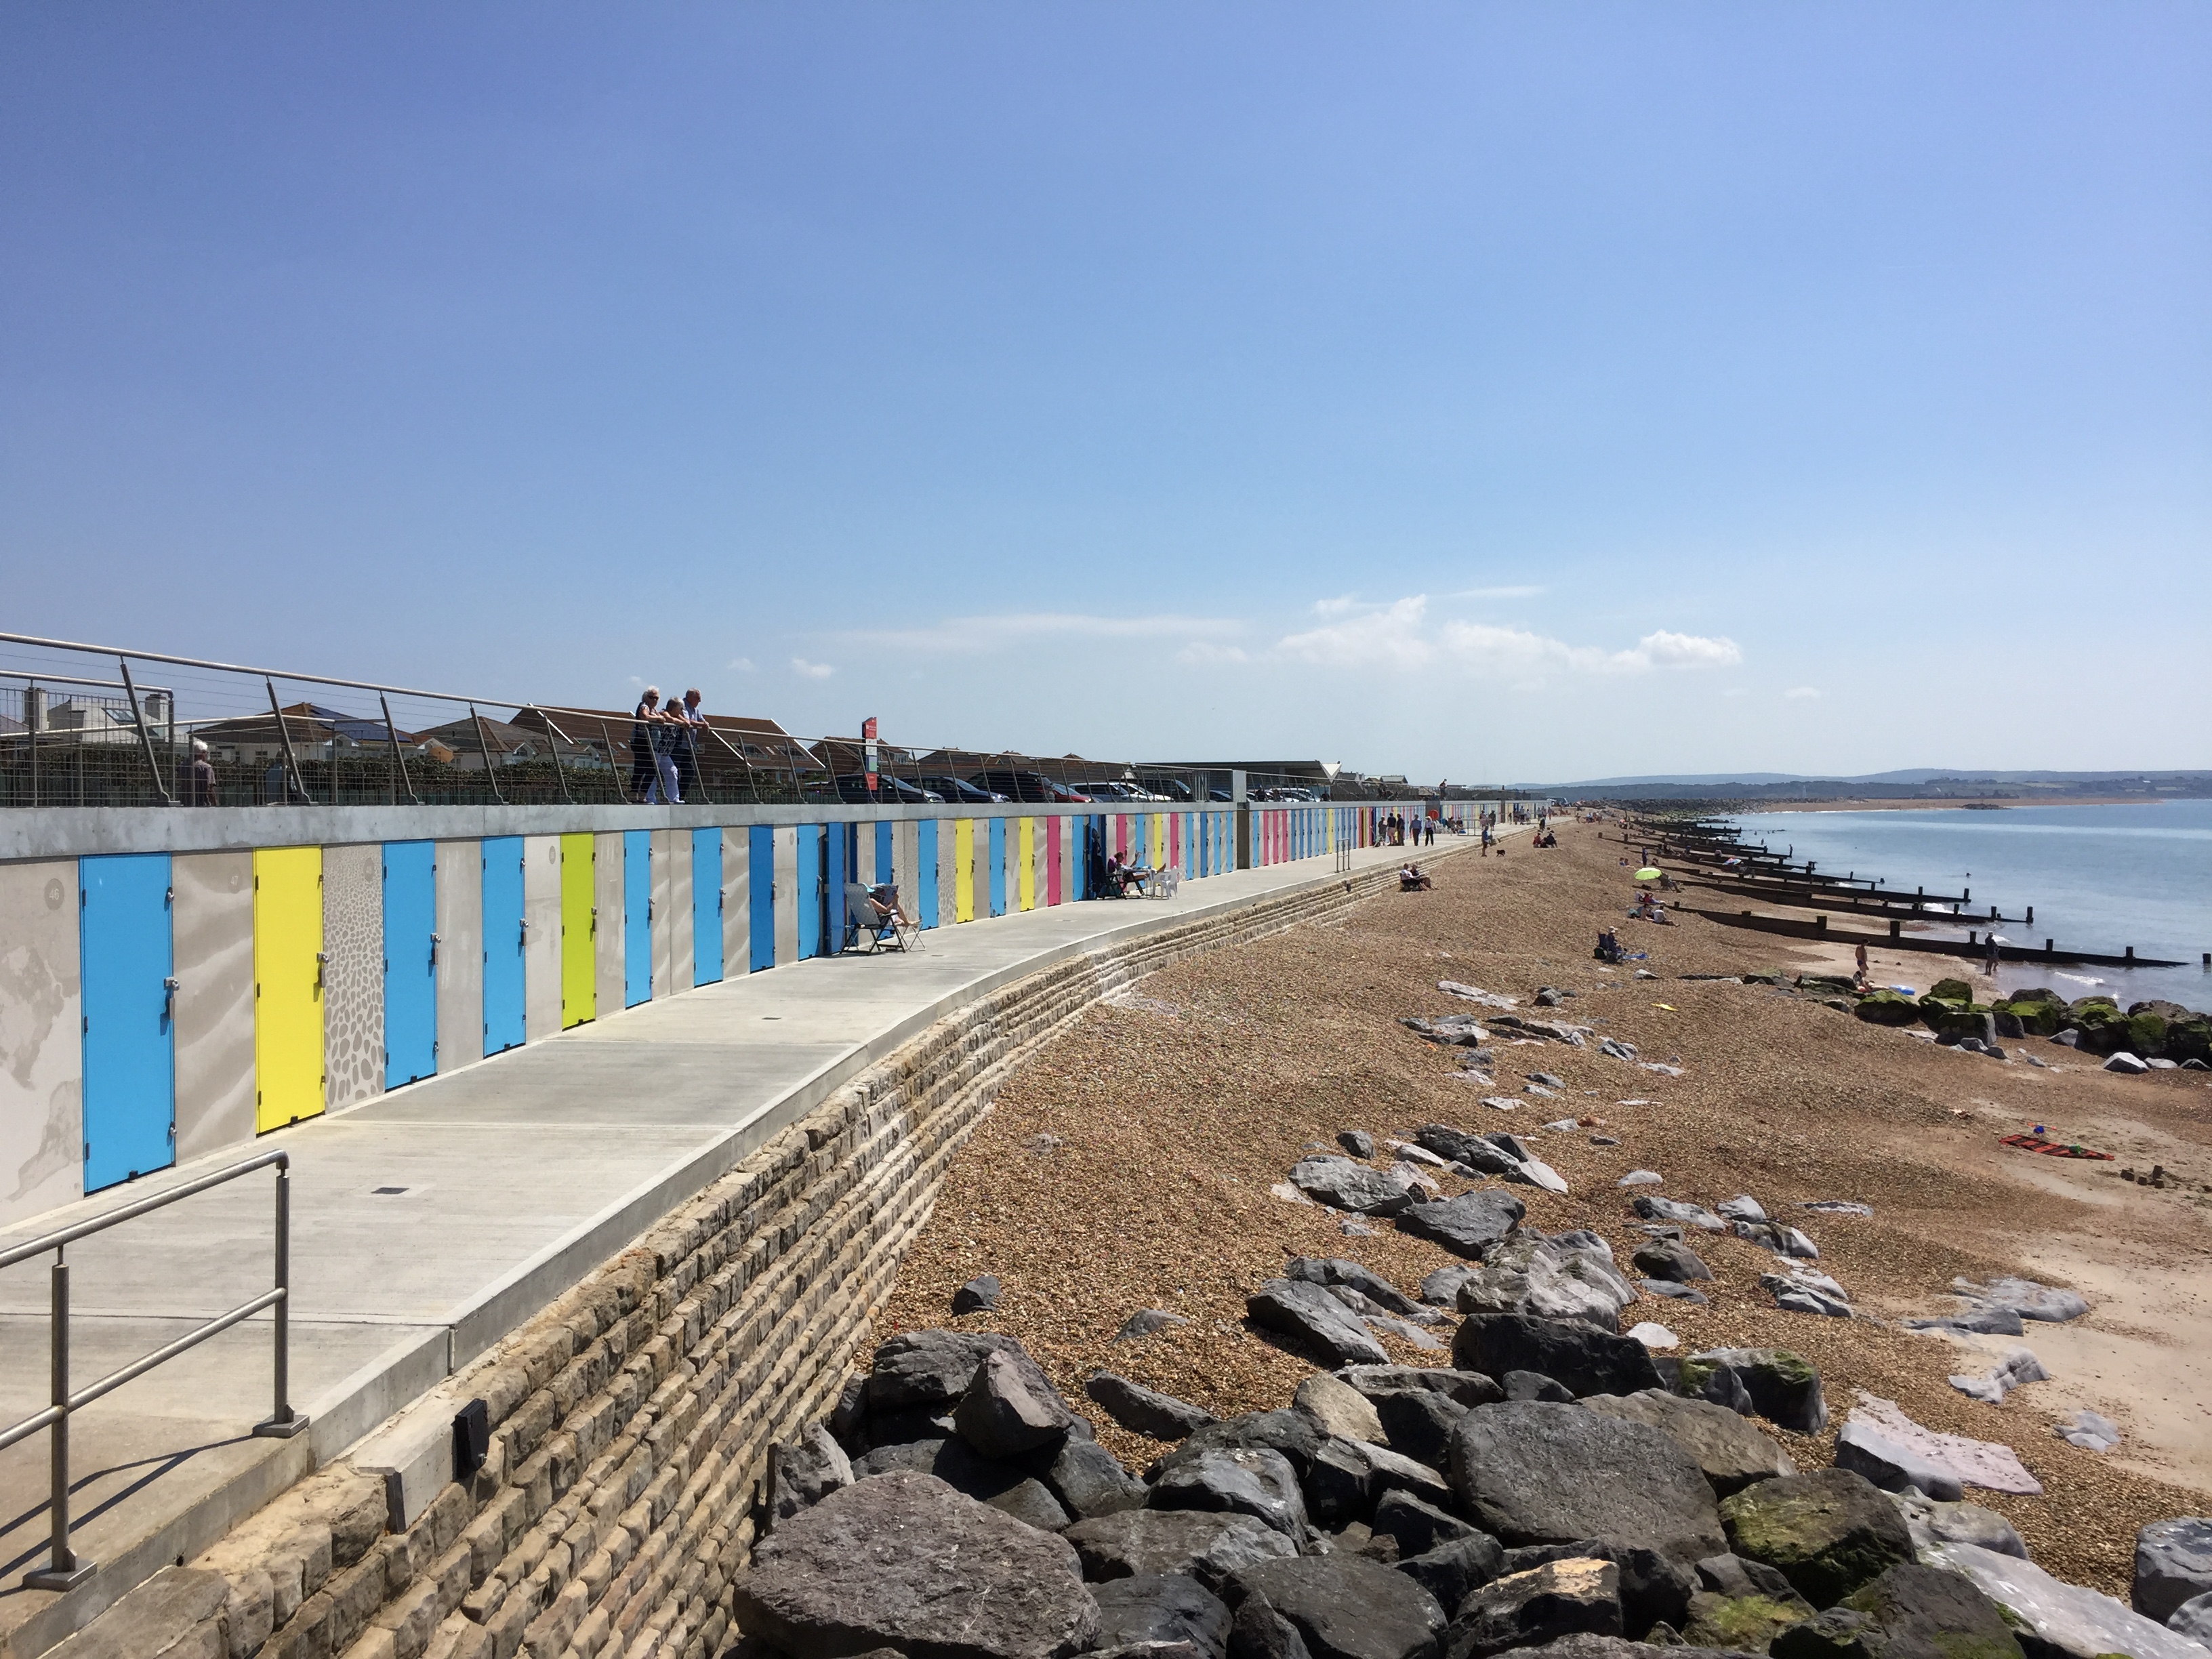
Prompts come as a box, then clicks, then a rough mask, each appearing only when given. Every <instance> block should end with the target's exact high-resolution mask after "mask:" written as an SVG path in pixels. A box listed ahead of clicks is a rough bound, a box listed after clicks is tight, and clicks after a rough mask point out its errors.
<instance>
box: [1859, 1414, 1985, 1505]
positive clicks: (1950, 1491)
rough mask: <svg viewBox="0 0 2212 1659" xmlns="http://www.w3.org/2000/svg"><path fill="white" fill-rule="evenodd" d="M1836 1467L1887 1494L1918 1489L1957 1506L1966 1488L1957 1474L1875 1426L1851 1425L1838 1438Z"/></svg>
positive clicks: (1864, 1424) (1865, 1424)
mask: <svg viewBox="0 0 2212 1659" xmlns="http://www.w3.org/2000/svg"><path fill="white" fill-rule="evenodd" d="M1836 1467H1837V1468H1839V1469H1849V1470H1850V1472H1851V1473H1852V1474H1860V1475H1864V1476H1865V1477H1866V1478H1867V1479H1868V1480H1870V1481H1872V1482H1873V1483H1874V1484H1875V1486H1879V1487H1881V1489H1882V1490H1883V1491H1884V1492H1903V1491H1904V1490H1905V1488H1906V1487H1907V1486H1917V1487H1918V1488H1919V1489H1920V1490H1921V1491H1922V1492H1924V1493H1926V1494H1927V1495H1928V1496H1929V1497H1930V1498H1939V1499H1941V1500H1942V1501H1943V1502H1945V1503H1949V1504H1955V1503H1957V1502H1958V1501H1959V1500H1960V1498H1964V1497H1965V1496H1966V1487H1965V1485H1964V1484H1963V1483H1962V1482H1961V1481H1960V1479H1959V1477H1958V1475H1957V1474H1954V1473H1953V1472H1952V1470H1950V1469H1949V1468H1946V1467H1945V1466H1944V1465H1943V1464H1942V1463H1939V1462H1936V1461H1934V1460H1933V1459H1931V1458H1929V1457H1926V1456H1923V1455H1921V1453H1920V1452H1918V1451H1917V1450H1916V1449H1914V1448H1912V1447H1911V1446H1908V1445H1906V1444H1905V1443H1903V1442H1902V1441H1899V1440H1895V1439H1893V1438H1891V1437H1889V1436H1888V1435H1886V1434H1884V1433H1883V1432H1882V1431H1881V1430H1880V1429H1877V1428H1875V1427H1874V1426H1873V1425H1871V1424H1867V1423H1860V1422H1856V1421H1853V1422H1847V1423H1845V1424H1844V1427H1843V1431H1842V1432H1841V1433H1839V1434H1838V1435H1837V1437H1836Z"/></svg>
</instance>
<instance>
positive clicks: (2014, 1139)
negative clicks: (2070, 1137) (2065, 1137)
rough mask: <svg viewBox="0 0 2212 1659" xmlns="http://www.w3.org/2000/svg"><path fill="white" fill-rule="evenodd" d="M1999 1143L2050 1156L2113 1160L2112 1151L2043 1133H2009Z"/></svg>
mask: <svg viewBox="0 0 2212 1659" xmlns="http://www.w3.org/2000/svg"><path fill="white" fill-rule="evenodd" d="M1999 1145H2001V1146H2017V1147H2019V1148H2020V1149H2021V1151H2022V1152H2041V1153H2043V1154H2044V1155H2045V1156H2046V1157H2049V1158H2096V1159H2098V1160H2099V1161H2100V1162H2102V1163H2106V1164H2110V1163H2111V1162H2112V1154H2111V1153H2110V1152H2098V1151H2096V1150H2095V1149H2094V1148H2093V1147H2089V1146H2074V1145H2072V1144H2070V1143H2069V1142H2065V1141H2057V1140H2046V1139H2045V1138H2044V1137H2043V1136H2041V1135H2030V1134H2018V1135H2007V1136H2005V1137H2004V1139H2002V1141H2001V1142H1999Z"/></svg>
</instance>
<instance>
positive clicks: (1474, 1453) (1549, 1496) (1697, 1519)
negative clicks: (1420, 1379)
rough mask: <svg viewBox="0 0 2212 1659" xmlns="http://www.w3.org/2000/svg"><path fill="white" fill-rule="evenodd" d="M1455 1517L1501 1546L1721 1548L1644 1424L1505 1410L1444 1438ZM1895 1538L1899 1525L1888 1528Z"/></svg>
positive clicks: (1711, 1518) (1708, 1512) (1668, 1449)
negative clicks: (1602, 1543) (1582, 1543)
mask: <svg viewBox="0 0 2212 1659" xmlns="http://www.w3.org/2000/svg"><path fill="white" fill-rule="evenodd" d="M1451 1483H1452V1490H1453V1491H1454V1492H1455V1493H1456V1494H1457V1495H1458V1498H1459V1504H1458V1506H1457V1507H1458V1510H1459V1513H1460V1514H1462V1515H1463V1516H1466V1517H1467V1518H1468V1520H1470V1521H1472V1522H1474V1524H1475V1525H1477V1526H1478V1527H1480V1528H1482V1529H1483V1530H1484V1531H1485V1532H1487V1533H1491V1534H1494V1535H1495V1536H1497V1537H1498V1539H1500V1540H1501V1541H1504V1542H1505V1543H1507V1544H1509V1545H1522V1544H1563V1543H1571V1542H1573V1541H1576V1540H1578V1539H1584V1538H1599V1539H1604V1540H1607V1541H1610V1542H1613V1543H1616V1544H1623V1545H1642V1546H1644V1547H1646V1548H1649V1549H1653V1550H1656V1551H1657V1552H1658V1553H1660V1554H1662V1555H1664V1556H1667V1557H1668V1558H1670V1559H1674V1560H1677V1561H1682V1562H1690V1561H1695V1560H1698V1559H1701V1558H1703V1557H1705V1556H1708V1555H1717V1554H1719V1553H1721V1551H1722V1549H1723V1541H1722V1534H1721V1527H1720V1517H1719V1515H1718V1514H1717V1512H1716V1510H1715V1509H1714V1507H1713V1494H1712V1489H1711V1487H1710V1486H1707V1485H1706V1483H1705V1476H1704V1474H1701V1473H1700V1472H1699V1468H1698V1466H1697V1464H1696V1463H1695V1462H1692V1460H1691V1457H1690V1455H1689V1454H1688V1453H1687V1452H1686V1451H1684V1450H1683V1449H1681V1447H1680V1446H1679V1445H1678V1444H1676V1443H1674V1440H1672V1439H1670V1438H1669V1437H1668V1436H1666V1435H1665V1434H1662V1433H1661V1432H1660V1431H1658V1430H1657V1429H1655V1428H1652V1427H1651V1426H1650V1425H1648V1424H1644V1423H1636V1422H1630V1421H1627V1420H1625V1419H1620V1418H1615V1417H1607V1416H1604V1415H1601V1413H1596V1412H1591V1411H1586V1410H1584V1409H1583V1407H1580V1406H1559V1405H1551V1404H1547V1403H1544V1402H1541V1401H1507V1402H1506V1403H1505V1404H1504V1405H1499V1406H1484V1407H1480V1409H1478V1410H1475V1411H1472V1412H1469V1413H1468V1414H1467V1416H1466V1418H1465V1419H1462V1421H1461V1423H1460V1424H1459V1425H1458V1426H1457V1427H1456V1428H1455V1429H1454V1430H1453V1431H1452V1441H1451ZM1898 1527H1899V1531H1900V1532H1901V1531H1902V1530H1903V1523H1902V1522H1899V1523H1898Z"/></svg>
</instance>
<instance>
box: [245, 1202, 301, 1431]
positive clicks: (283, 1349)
mask: <svg viewBox="0 0 2212 1659" xmlns="http://www.w3.org/2000/svg"><path fill="white" fill-rule="evenodd" d="M271 1288H272V1289H273V1290H274V1291H275V1292H276V1307H275V1310H274V1311H275V1314H276V1355H275V1360H276V1364H275V1366H274V1370H275V1372H276V1404H275V1406H274V1407H273V1408H272V1409H271V1410H270V1413H269V1420H268V1421H267V1422H265V1423H256V1424H255V1425H253V1432H254V1433H255V1434H257V1435H258V1436H260V1437H262V1438H263V1439H264V1440H289V1439H290V1438H291V1437H293V1436H294V1435H295V1434H297V1433H299V1431H301V1430H302V1429H304V1428H306V1427H307V1419H306V1418H304V1417H302V1416H301V1415H300V1413H297V1412H295V1411H294V1410H293V1409H292V1166H291V1165H290V1164H278V1165H277V1166H276V1284H275V1285H273V1286H272V1287H271Z"/></svg>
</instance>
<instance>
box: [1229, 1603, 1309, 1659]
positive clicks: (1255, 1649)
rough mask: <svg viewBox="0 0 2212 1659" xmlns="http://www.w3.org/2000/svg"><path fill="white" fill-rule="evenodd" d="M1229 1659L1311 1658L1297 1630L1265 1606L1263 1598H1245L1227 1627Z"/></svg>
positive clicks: (1304, 1640) (1288, 1621)
mask: <svg viewBox="0 0 2212 1659" xmlns="http://www.w3.org/2000/svg"><path fill="white" fill-rule="evenodd" d="M1229 1659H1313V1656H1312V1655H1311V1654H1310V1653H1309V1652H1308V1651H1307V1650H1306V1638H1304V1637H1303V1636H1301V1635H1299V1634H1298V1627H1297V1626H1296V1625H1293V1624H1292V1623H1291V1621H1290V1620H1287V1619H1285V1618H1284V1617H1283V1615H1282V1614H1281V1613H1277V1612H1276V1611H1275V1610H1274V1608H1273V1607H1269V1606H1268V1605H1267V1597H1266V1596H1264V1595H1247V1596H1245V1598H1244V1600H1243V1602H1242V1603H1241V1604H1240V1605H1239V1606H1238V1607H1237V1616H1236V1617H1235V1619H1233V1620H1231V1622H1230V1626H1229Z"/></svg>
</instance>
